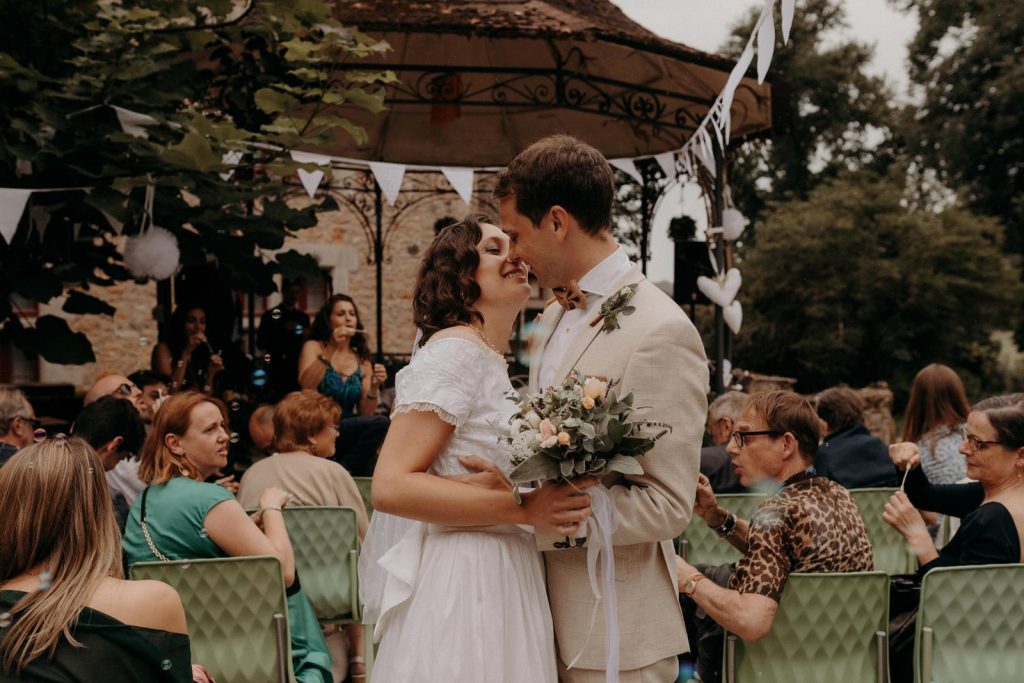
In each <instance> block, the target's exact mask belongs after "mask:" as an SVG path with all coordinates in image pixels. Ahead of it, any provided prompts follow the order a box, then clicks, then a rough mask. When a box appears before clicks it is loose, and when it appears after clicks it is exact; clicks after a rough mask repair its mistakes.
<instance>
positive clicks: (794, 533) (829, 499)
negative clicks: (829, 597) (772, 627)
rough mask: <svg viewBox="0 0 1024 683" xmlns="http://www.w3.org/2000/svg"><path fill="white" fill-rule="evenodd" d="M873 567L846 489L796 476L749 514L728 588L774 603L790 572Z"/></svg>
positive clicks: (861, 524) (819, 479)
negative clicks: (743, 542) (743, 544)
mask: <svg viewBox="0 0 1024 683" xmlns="http://www.w3.org/2000/svg"><path fill="white" fill-rule="evenodd" d="M872 569H874V558H873V557H872V555H871V542H870V541H869V540H868V532H867V529H866V528H865V527H864V520H863V519H861V516H860V509H859V508H858V507H857V504H856V503H855V502H854V501H853V498H852V497H851V496H850V493H849V491H847V490H846V489H845V488H843V487H842V486H840V485H839V484H837V483H835V482H834V481H831V480H830V479H826V478H825V477H819V476H815V475H810V476H808V475H807V474H800V475H797V476H796V477H792V478H791V479H789V480H787V481H786V483H785V484H783V486H782V489H781V490H780V491H779V492H778V493H777V494H775V495H774V496H772V497H771V498H769V499H767V500H766V501H764V502H763V503H761V505H759V506H758V508H757V510H756V511H755V512H754V515H753V516H752V517H751V519H750V531H749V532H748V534H747V551H746V552H745V553H744V554H743V557H741V558H740V560H739V562H737V563H736V571H735V572H734V573H733V575H732V578H731V579H730V582H729V587H730V588H732V589H735V590H738V591H739V592H740V593H754V594H757V595H764V596H765V597H769V598H771V599H772V600H775V601H776V602H778V601H779V599H780V598H781V597H782V589H783V588H784V587H785V585H786V580H787V579H788V578H789V575H790V574H791V573H793V572H861V571H871V570H872Z"/></svg>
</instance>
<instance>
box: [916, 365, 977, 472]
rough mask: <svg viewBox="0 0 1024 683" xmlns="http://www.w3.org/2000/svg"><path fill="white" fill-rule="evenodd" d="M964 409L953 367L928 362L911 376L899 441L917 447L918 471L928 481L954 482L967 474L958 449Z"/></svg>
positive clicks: (964, 398)
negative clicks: (919, 463) (912, 380)
mask: <svg viewBox="0 0 1024 683" xmlns="http://www.w3.org/2000/svg"><path fill="white" fill-rule="evenodd" d="M968 412H970V408H969V404H968V403H967V394H966V392H964V385H963V382H961V381H960V376H959V375H957V374H956V371H955V370H953V368H951V367H949V366H946V365H942V364H940V363H932V364H931V365H928V366H926V367H924V368H922V369H921V371H920V372H918V373H917V376H916V377H914V383H913V384H912V385H911V387H910V399H909V400H908V401H907V410H906V413H905V414H904V416H903V441H911V442H915V443H917V447H918V448H919V449H921V471H922V472H924V476H925V477H927V478H928V481H929V482H930V483H932V484H957V483H959V482H960V481H961V480H963V479H964V478H966V477H967V464H966V463H965V462H964V458H963V456H962V455H960V452H959V449H960V445H961V444H962V443H963V440H964V438H963V436H962V435H961V432H962V428H963V425H964V422H965V421H966V420H967V413H968Z"/></svg>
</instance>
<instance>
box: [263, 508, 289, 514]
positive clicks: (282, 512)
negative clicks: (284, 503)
mask: <svg viewBox="0 0 1024 683" xmlns="http://www.w3.org/2000/svg"><path fill="white" fill-rule="evenodd" d="M270 510H277V511H278V512H280V513H281V514H284V510H282V509H281V508H260V510H259V511H260V514H262V513H264V512H268V511H270Z"/></svg>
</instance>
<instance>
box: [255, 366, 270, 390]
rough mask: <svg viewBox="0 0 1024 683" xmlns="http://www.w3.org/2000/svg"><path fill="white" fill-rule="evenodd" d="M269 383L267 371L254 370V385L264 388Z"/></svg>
mask: <svg viewBox="0 0 1024 683" xmlns="http://www.w3.org/2000/svg"><path fill="white" fill-rule="evenodd" d="M266 383H267V371H266V370H263V369H257V370H254V371H253V373H252V385H253V386H254V387H262V386H263V385H264V384H266Z"/></svg>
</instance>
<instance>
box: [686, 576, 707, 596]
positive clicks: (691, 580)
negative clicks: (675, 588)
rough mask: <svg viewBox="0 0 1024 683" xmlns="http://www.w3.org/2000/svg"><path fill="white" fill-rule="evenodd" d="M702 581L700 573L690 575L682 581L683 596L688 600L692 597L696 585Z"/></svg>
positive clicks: (702, 577)
mask: <svg viewBox="0 0 1024 683" xmlns="http://www.w3.org/2000/svg"><path fill="white" fill-rule="evenodd" d="M703 580H704V575H703V574H701V573H700V572H696V573H694V574H691V575H690V576H688V577H687V578H686V581H683V595H685V596H686V597H688V598H692V597H693V592H694V591H695V590H697V584H698V583H700V582H701V581H703Z"/></svg>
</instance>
